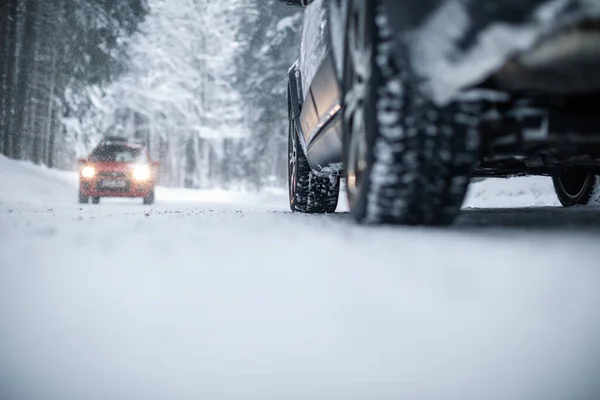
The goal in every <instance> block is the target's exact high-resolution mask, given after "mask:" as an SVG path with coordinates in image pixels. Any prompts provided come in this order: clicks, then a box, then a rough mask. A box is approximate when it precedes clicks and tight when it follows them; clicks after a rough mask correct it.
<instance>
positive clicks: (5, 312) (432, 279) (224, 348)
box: [0, 158, 600, 400]
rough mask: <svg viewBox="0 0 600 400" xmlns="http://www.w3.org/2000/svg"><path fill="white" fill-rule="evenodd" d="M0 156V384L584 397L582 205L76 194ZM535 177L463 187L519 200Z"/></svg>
mask: <svg viewBox="0 0 600 400" xmlns="http://www.w3.org/2000/svg"><path fill="white" fill-rule="evenodd" d="M0 171H1V175H0V202H2V205H0V399H1V400H38V399H39V400H55V399H56V400H80V399H86V400H96V399H97V400H121V399H122V400H138V399H139V400H152V399H157V400H158V399H160V400H164V399H169V400H188V399H190V400H192V399H217V400H220V399H330V398H331V399H333V398H336V399H339V398H344V399H361V400H362V399H397V398H410V399H459V398H460V399H486V400H487V399H523V400H530V399H545V400H547V399H549V400H552V399H557V400H558V399H597V398H600V371H599V370H598V365H600V317H598V304H600V291H599V290H598V282H600V269H598V268H597V262H598V258H599V256H600V250H599V249H598V247H597V243H598V240H599V239H600V237H599V232H600V231H599V230H598V229H597V227H598V226H600V218H599V217H598V216H594V214H592V213H588V212H585V214H579V213H583V212H584V211H580V210H579V211H578V210H575V213H572V212H571V211H566V210H563V209H560V208H544V209H541V210H540V211H539V212H538V211H537V210H535V209H534V210H528V209H521V210H516V211H515V215H512V218H514V219H518V220H519V223H520V224H524V225H514V226H516V227H513V228H510V229H505V228H502V225H503V222H504V221H505V219H506V218H507V217H508V216H509V214H507V213H508V211H504V210H492V211H487V210H466V211H465V216H464V217H463V219H462V222H459V224H458V225H457V227H455V228H453V229H440V230H432V229H401V228H388V227H380V228H371V227H368V228H365V227H360V226H357V225H355V224H354V223H352V221H351V220H350V217H349V215H348V214H346V213H338V214H336V215H329V216H307V215H299V214H292V213H289V212H287V210H286V209H287V203H286V194H285V193H270V194H262V195H253V196H250V195H238V194H229V193H225V192H213V193H208V192H198V193H196V194H193V193H192V192H193V191H186V190H172V189H166V188H163V189H162V193H161V195H160V196H159V203H158V204H157V205H155V206H152V207H148V206H142V205H141V204H132V203H131V202H125V201H111V202H106V203H104V202H103V203H102V204H100V205H98V206H93V205H88V206H84V207H82V206H80V205H78V204H75V196H74V194H75V193H76V191H75V190H74V189H75V186H74V182H75V181H76V177H73V174H69V173H66V174H65V173H61V172H57V171H49V170H47V169H43V168H39V167H33V166H30V165H27V164H23V163H15V162H13V161H9V160H6V159H1V158H0ZM74 178H75V179H74ZM534 183H535V185H534ZM497 184H498V185H499V184H503V185H504V186H505V189H504V191H501V190H499V189H498V186H496V185H497ZM486 185H489V186H486ZM544 185H545V184H544V183H543V182H542V181H538V180H533V181H532V180H509V181H497V182H496V181H489V182H482V183H478V184H476V185H475V186H474V188H475V190H474V191H472V193H471V200H470V201H472V202H474V203H472V204H475V203H477V204H480V205H483V206H486V207H487V206H488V204H487V203H486V201H492V202H493V203H494V204H495V205H496V206H498V207H506V205H509V203H510V204H513V203H515V202H514V197H519V196H517V195H516V194H517V193H520V192H521V191H522V190H525V192H524V194H523V195H522V196H520V197H523V200H522V201H521V203H522V204H524V205H529V206H531V205H532V203H531V202H528V201H526V200H525V199H538V200H539V199H545V198H546V197H545V196H547V190H546V189H547V187H548V186H544ZM528 188H529V189H528ZM544 188H546V189H544ZM538 189H539V190H538ZM9 191H11V192H10V193H8V192H9ZM478 193H482V194H481V195H478ZM502 193H504V194H502ZM507 193H510V194H515V196H509V195H505V194H507ZM536 193H537V194H536ZM484 194H485V195H484ZM497 195H502V196H504V197H502V198H503V199H504V200H505V202H502V201H501V198H500V197H497ZM486 196H487V197H486ZM549 198H550V197H549V195H548V199H549ZM486 199H487V200H486ZM543 201H546V200H543ZM37 204H41V205H42V206H39V205H37ZM51 204H55V206H50V207H49V205H51ZM548 213H550V214H549V215H548ZM570 215H571V216H573V217H577V216H579V218H574V219H581V220H583V221H582V222H580V224H581V225H579V226H564V227H561V226H558V225H554V227H559V228H561V229H545V228H543V225H542V227H536V225H535V224H536V223H537V222H536V221H537V218H540V217H543V218H546V219H547V220H550V222H551V223H556V221H555V219H564V220H567V218H569V216H570ZM482 221H483V222H485V228H483V229H482V228H480V227H479V223H480V222H482ZM527 221H530V223H529V226H528V225H527ZM587 224H592V225H595V226H596V229H595V230H593V229H592V230H589V229H588V228H587V226H588V225H587ZM519 226H521V228H519ZM584 227H585V229H582V228H584Z"/></svg>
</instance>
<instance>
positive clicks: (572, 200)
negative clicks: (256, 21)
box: [552, 168, 599, 207]
mask: <svg viewBox="0 0 600 400" xmlns="http://www.w3.org/2000/svg"><path fill="white" fill-rule="evenodd" d="M552 183H553V185H554V191H555V192H556V196H557V197H558V200H559V201H560V203H561V204H562V205H563V206H564V207H573V206H578V205H588V204H589V203H590V202H591V201H592V198H593V194H594V192H595V191H596V188H597V187H598V183H599V182H598V177H597V175H596V174H595V172H594V171H592V170H590V169H587V168H572V169H568V170H564V171H561V172H560V173H558V174H555V175H554V176H552Z"/></svg>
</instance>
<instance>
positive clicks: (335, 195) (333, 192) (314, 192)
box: [288, 121, 340, 214]
mask: <svg viewBox="0 0 600 400" xmlns="http://www.w3.org/2000/svg"><path fill="white" fill-rule="evenodd" d="M288 189H289V201H290V209H291V210H292V211H294V212H301V213H308V214H324V213H334V212H335V210H336V209H337V205H338V199H339V195H340V178H339V176H318V175H316V174H315V173H314V171H313V170H312V169H311V167H310V165H309V163H308V159H307V158H306V154H305V153H304V149H303V148H302V145H301V144H300V142H299V138H298V131H297V129H296V125H295V123H294V121H290V125H289V135H288Z"/></svg>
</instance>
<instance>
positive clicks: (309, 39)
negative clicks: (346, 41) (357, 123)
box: [297, 0, 342, 171]
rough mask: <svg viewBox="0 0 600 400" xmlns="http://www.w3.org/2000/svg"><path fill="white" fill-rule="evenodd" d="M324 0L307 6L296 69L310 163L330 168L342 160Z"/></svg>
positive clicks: (336, 88)
mask: <svg viewBox="0 0 600 400" xmlns="http://www.w3.org/2000/svg"><path fill="white" fill-rule="evenodd" d="M327 2H328V1H327V0H316V1H314V2H312V3H311V4H310V5H309V6H308V7H307V9H306V12H305V15H304V20H303V24H302V44H301V51H300V53H301V54H300V59H299V63H298V72H299V75H300V80H301V87H302V93H303V104H302V111H301V114H300V118H299V121H298V122H299V124H297V125H299V127H300V130H301V132H300V134H301V135H302V137H303V138H304V143H305V146H306V149H305V150H306V153H307V158H308V161H309V163H310V165H311V167H312V168H313V169H314V170H316V171H326V170H332V167H333V166H334V165H337V164H340V163H341V155H342V146H341V136H340V135H341V127H340V124H339V122H337V123H336V122H334V121H332V120H333V119H335V118H336V117H337V114H338V113H339V110H340V98H341V91H340V87H339V84H338V81H337V74H336V72H335V65H334V58H333V53H332V48H331V43H330V39H329V17H328V8H327Z"/></svg>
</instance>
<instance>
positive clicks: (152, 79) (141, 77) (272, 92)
mask: <svg viewBox="0 0 600 400" xmlns="http://www.w3.org/2000/svg"><path fill="white" fill-rule="evenodd" d="M301 15H302V14H301V12H299V9H297V8H294V7H286V6H284V5H282V4H280V3H279V2H277V1H276V0H228V1H222V0H120V1H114V0H53V1H41V0H4V1H3V2H2V3H0V32H1V36H0V37H2V38H3V40H2V41H0V154H3V155H5V156H7V157H9V158H13V159H18V160H26V161H31V162H33V163H36V164H42V165H46V166H48V167H51V168H59V169H66V170H73V169H76V168H77V160H78V158H80V157H85V156H86V155H87V154H88V153H89V152H90V151H91V150H92V149H93V147H94V146H95V145H96V144H97V143H98V142H99V141H100V140H101V139H102V137H103V136H105V135H119V136H125V137H132V138H136V139H141V140H143V141H145V142H146V143H147V144H148V146H149V148H150V151H151V154H152V156H153V158H154V159H155V160H157V161H159V162H160V163H161V167H160V182H161V184H162V185H166V186H182V187H190V188H203V189H204V188H224V189H253V190H260V189H261V188H264V187H269V186H275V187H281V186H283V185H285V180H286V148H287V147H286V146H287V136H286V135H287V115H286V113H287V108H286V107H285V95H286V72H287V69H288V68H289V66H290V65H291V64H292V63H293V62H294V61H295V59H296V58H297V57H298V54H297V53H298V47H297V44H298V32H299V29H300V24H301V20H302V16H301Z"/></svg>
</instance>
